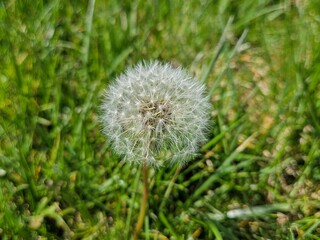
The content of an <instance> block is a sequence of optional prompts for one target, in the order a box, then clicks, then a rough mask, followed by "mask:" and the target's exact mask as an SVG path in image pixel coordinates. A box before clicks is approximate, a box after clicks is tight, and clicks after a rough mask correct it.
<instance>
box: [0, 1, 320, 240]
mask: <svg viewBox="0 0 320 240" xmlns="http://www.w3.org/2000/svg"><path fill="white" fill-rule="evenodd" d="M155 59H157V60H159V61H161V62H169V63H171V64H172V65H173V66H175V67H177V66H183V67H184V68H185V69H186V70H187V71H188V73H189V74H191V75H192V76H194V78H196V79H197V80H198V81H202V82H203V83H204V84H205V85H206V87H207V94H208V95H209V96H210V99H211V103H212V109H211V113H210V115H211V120H210V122H211V126H210V132H209V133H208V140H207V141H206V142H205V143H204V145H203V146H202V147H201V149H200V150H199V153H200V154H199V155H198V157H196V158H195V159H193V160H192V161H190V162H188V164H187V165H185V166H184V167H183V168H181V169H180V168H179V166H177V165H173V166H170V167H164V168H159V169H156V170H155V169H149V176H148V181H149V196H148V202H149V204H148V210H147V213H146V216H145V218H144V223H143V229H142V231H141V234H140V238H141V239H150V240H151V239H179V240H180V239H188V240H191V239H218V240H221V239H227V240H228V239H231V240H233V239H234V240H236V239H272V240H274V239H290V240H293V239H320V184H319V183H320V2H319V1H317V0H309V1H308V0H239V1H232V0H217V1H210V0H201V1H195V0H190V1H182V0H163V1H159V0H152V1H139V0H133V1H129V0H125V1H117V0H110V1H102V0H100V1H99V0H97V1H95V0H89V1H82V0H81V1H75V0H73V1H62V0H51V1H44V0H43V1H40V0H36V1H27V0H25V1H22V0H20V1H19V0H1V1H0V238H1V239H19V240H20V239H112V240H113V239H131V237H132V235H133V231H134V227H135V224H136V222H137V218H138V214H139V209H140V203H141V191H142V182H141V178H142V174H141V166H139V165H130V164H128V163H127V162H125V161H124V160H123V158H122V156H120V155H118V154H117V153H116V152H114V151H113V149H112V148H111V147H110V145H109V144H108V139H107V138H106V137H105V136H104V134H103V133H102V131H101V130H102V126H101V124H100V121H99V115H100V110H101V109H100V106H101V102H102V98H103V93H104V91H105V89H108V85H109V83H112V82H113V81H114V79H115V78H116V77H117V76H119V74H121V73H122V72H123V71H125V69H126V68H127V67H128V66H133V65H134V64H136V63H138V62H140V61H142V60H146V61H150V60H155Z"/></svg>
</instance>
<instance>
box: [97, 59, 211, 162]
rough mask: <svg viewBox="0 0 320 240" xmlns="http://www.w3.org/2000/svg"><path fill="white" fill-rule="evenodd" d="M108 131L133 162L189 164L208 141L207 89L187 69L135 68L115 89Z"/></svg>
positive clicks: (109, 94) (106, 117)
mask: <svg viewBox="0 0 320 240" xmlns="http://www.w3.org/2000/svg"><path fill="white" fill-rule="evenodd" d="M101 109H102V115H101V121H102V125H103V132H104V133H105V135H106V136H107V137H108V139H109V141H110V143H111V145H112V146H113V148H114V150H115V151H116V152H118V153H119V154H121V155H123V156H124V158H125V160H126V161H128V162H130V163H138V164H140V163H142V162H143V161H146V164H147V165H148V166H154V167H160V166H162V165H163V164H164V163H165V162H169V163H170V164H175V163H178V164H180V165H183V164H185V163H186V162H187V161H189V160H190V159H192V158H193V157H194V156H195V154H196V152H197V150H198V147H199V145H200V144H202V143H203V142H204V140H205V132H206V129H207V126H208V122H209V109H210V103H209V100H208V97H207V96H206V95H205V88H204V86H203V85H202V84H201V83H200V82H198V81H196V80H194V79H193V78H191V77H190V76H189V75H188V74H187V73H186V72H185V71H184V70H183V69H182V68H173V67H172V66H171V65H169V64H162V63H159V62H158V61H155V62H151V63H140V64H138V65H136V66H135V67H133V68H129V69H128V70H127V71H126V72H125V73H124V74H122V75H120V76H119V77H118V78H116V79H115V81H114V82H113V83H112V84H111V85H110V86H109V90H107V91H106V92H105V96H104V99H103V104H102V107H101Z"/></svg>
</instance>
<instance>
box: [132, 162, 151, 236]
mask: <svg viewBox="0 0 320 240" xmlns="http://www.w3.org/2000/svg"><path fill="white" fill-rule="evenodd" d="M142 181H143V192H142V199H141V208H140V212H139V217H138V221H137V225H136V229H135V231H134V236H133V239H134V240H138V238H139V235H140V232H141V228H142V225H143V220H144V217H145V215H146V211H147V206H148V188H149V186H148V185H149V184H148V168H147V163H146V161H144V163H143V166H142Z"/></svg>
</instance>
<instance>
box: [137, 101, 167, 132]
mask: <svg viewBox="0 0 320 240" xmlns="http://www.w3.org/2000/svg"><path fill="white" fill-rule="evenodd" d="M139 112H140V114H141V115H142V116H143V119H144V126H145V127H147V128H152V129H155V128H156V127H157V126H158V125H159V124H165V123H168V122H169V121H170V120H171V118H172V112H171V108H170V106H168V104H166V103H165V102H163V101H154V102H150V101H149V102H145V103H143V104H142V105H141V107H140V110H139Z"/></svg>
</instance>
